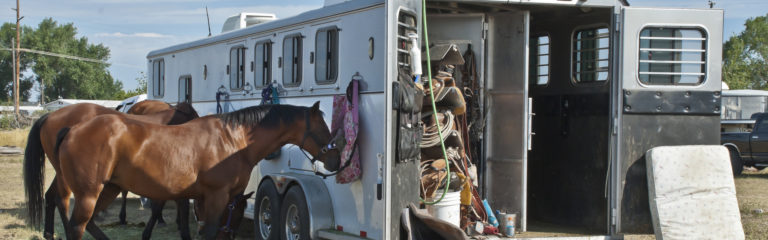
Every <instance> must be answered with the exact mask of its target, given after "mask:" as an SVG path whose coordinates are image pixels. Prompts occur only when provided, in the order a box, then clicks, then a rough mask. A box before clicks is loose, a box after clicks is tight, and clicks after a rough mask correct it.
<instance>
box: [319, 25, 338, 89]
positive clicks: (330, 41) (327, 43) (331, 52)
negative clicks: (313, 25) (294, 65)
mask: <svg viewBox="0 0 768 240" xmlns="http://www.w3.org/2000/svg"><path fill="white" fill-rule="evenodd" d="M315 51H317V55H316V57H317V60H316V61H315V82H317V83H319V84H330V83H335V82H336V77H337V75H338V70H337V69H338V65H339V29H338V28H336V27H331V28H325V29H320V30H319V31H317V38H316V41H315Z"/></svg>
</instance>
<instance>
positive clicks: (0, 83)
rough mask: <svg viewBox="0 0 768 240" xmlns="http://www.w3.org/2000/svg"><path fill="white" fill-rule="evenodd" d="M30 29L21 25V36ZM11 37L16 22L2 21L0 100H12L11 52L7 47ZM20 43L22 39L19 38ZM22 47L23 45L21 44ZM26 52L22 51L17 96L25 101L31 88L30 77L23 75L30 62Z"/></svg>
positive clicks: (11, 45)
mask: <svg viewBox="0 0 768 240" xmlns="http://www.w3.org/2000/svg"><path fill="white" fill-rule="evenodd" d="M31 30H32V29H31V28H29V27H22V36H26V34H27V33H29V32H30V31H31ZM11 39H16V24H15V23H13V24H12V23H4V24H3V25H2V26H1V27H0V48H2V49H3V50H0V101H2V102H13V57H12V56H13V53H12V52H11V51H9V50H8V49H10V48H13V44H11ZM21 42H22V44H23V43H24V39H22V40H21ZM22 47H23V46H22ZM28 56H29V55H28V54H25V53H22V57H21V62H20V64H19V69H20V71H19V72H21V74H20V75H19V76H20V77H19V79H20V84H19V88H20V89H19V92H20V95H19V98H21V100H22V101H26V100H27V99H28V98H29V89H31V88H32V80H33V79H32V78H30V77H27V76H25V75H24V71H26V70H27V68H28V67H29V65H30V63H31V59H29V58H28Z"/></svg>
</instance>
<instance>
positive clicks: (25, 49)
mask: <svg viewBox="0 0 768 240" xmlns="http://www.w3.org/2000/svg"><path fill="white" fill-rule="evenodd" d="M0 50H6V51H13V49H11V48H0ZM19 52H29V53H37V54H40V55H46V56H52V57H60V58H67V59H73V60H79V61H86V62H94V63H104V64H109V63H107V62H105V61H102V60H99V59H93V58H84V57H78V56H71V55H65V54H60V53H52V52H46V51H41V50H34V49H28V48H19Z"/></svg>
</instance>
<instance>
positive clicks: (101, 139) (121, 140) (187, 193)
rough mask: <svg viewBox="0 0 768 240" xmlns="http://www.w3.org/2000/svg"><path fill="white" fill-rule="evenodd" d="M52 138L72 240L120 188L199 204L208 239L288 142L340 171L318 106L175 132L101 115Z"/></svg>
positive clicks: (246, 112)
mask: <svg viewBox="0 0 768 240" xmlns="http://www.w3.org/2000/svg"><path fill="white" fill-rule="evenodd" d="M57 139H58V140H57V147H56V149H57V152H58V157H59V160H60V161H61V163H60V168H59V170H58V172H57V174H60V175H61V176H62V177H63V178H64V179H65V180H66V182H67V184H68V185H69V186H70V187H71V189H72V191H73V193H74V195H75V209H74V212H73V214H72V218H71V220H70V222H69V226H70V227H71V229H70V233H71V235H69V238H70V239H80V238H82V236H83V231H84V230H85V227H86V224H87V223H88V222H89V220H90V218H91V216H92V214H93V212H94V210H97V211H98V210H101V209H103V208H104V207H106V206H108V205H109V201H111V199H114V196H116V195H117V194H118V193H120V190H121V189H126V190H129V191H131V192H134V193H137V194H139V195H142V196H147V197H149V198H152V199H160V200H170V199H179V198H192V199H195V200H199V201H201V202H202V203H203V207H202V210H203V211H202V216H201V219H202V220H203V221H204V224H203V225H204V229H203V233H204V234H205V237H206V238H207V239H212V238H214V237H215V236H216V234H217V226H218V225H219V221H220V220H221V219H222V215H223V214H222V213H223V212H224V209H225V207H226V205H227V203H228V202H231V199H237V198H236V196H238V195H241V194H242V193H243V191H244V190H245V187H246V185H247V184H248V180H249V178H250V174H251V170H252V169H253V167H254V166H255V165H256V164H257V163H258V162H259V161H261V159H263V158H264V157H266V156H267V155H268V154H269V153H271V152H274V151H275V150H277V149H278V148H280V147H282V146H283V145H285V144H288V143H291V144H294V145H297V146H299V147H300V148H301V149H303V150H306V151H307V152H309V154H311V155H312V156H313V158H312V159H308V160H311V161H312V162H313V163H314V161H317V160H319V161H322V162H323V163H324V166H325V167H326V168H327V169H328V170H331V171H336V170H338V169H339V162H340V160H339V151H338V150H337V149H334V148H333V147H332V146H333V145H331V144H329V143H330V140H331V134H330V131H329V130H328V126H327V125H326V124H325V121H324V120H323V114H322V112H321V111H320V110H319V102H317V103H315V104H314V105H313V106H312V107H311V108H307V107H298V106H290V105H261V106H255V107H248V108H245V109H241V110H238V111H235V112H231V113H227V114H222V115H215V116H206V117H202V118H198V119H195V120H192V121H190V122H187V123H185V124H182V125H176V126H164V125H156V124H147V123H145V122H141V121H136V120H134V119H130V118H127V117H126V116H124V115H102V116H99V117H96V118H94V119H92V120H90V121H88V122H85V123H82V124H79V125H77V126H74V127H72V128H71V129H69V128H64V129H62V130H61V131H60V132H59V134H58V137H57ZM94 146H98V147H94ZM99 195H101V198H100V196H99ZM110 196H111V197H110ZM98 199H106V200H107V201H97V200H98Z"/></svg>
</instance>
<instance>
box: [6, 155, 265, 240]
mask: <svg viewBox="0 0 768 240" xmlns="http://www.w3.org/2000/svg"><path fill="white" fill-rule="evenodd" d="M22 159H23V156H12V157H9V156H0V240H5V239H42V236H43V235H42V229H39V230H35V229H33V228H32V227H29V226H28V225H27V223H26V219H27V209H26V203H25V197H24V188H23V180H22V161H23V160H22ZM54 175H55V173H54V172H53V168H52V167H51V166H50V165H49V164H46V179H48V180H47V182H49V181H50V179H52V178H53V176H54ZM46 189H47V186H46ZM120 203H122V198H119V197H118V199H117V200H115V202H113V203H112V205H111V206H110V207H109V209H107V213H106V214H101V215H100V218H97V219H96V224H97V225H98V226H99V227H101V229H102V230H103V231H104V233H106V234H107V236H110V238H112V239H141V232H142V231H143V230H144V225H145V223H146V221H147V220H148V219H149V216H150V214H151V211H150V209H141V208H139V206H140V204H139V200H138V197H137V196H136V195H133V194H129V195H128V204H127V206H128V209H127V210H128V211H127V221H128V225H127V226H122V225H119V224H117V222H118V217H117V216H118V214H119V212H120ZM163 216H164V219H165V220H166V222H167V223H168V225H167V226H165V227H155V230H154V231H153V232H152V238H153V239H179V233H178V231H176V227H177V226H176V222H175V220H174V219H175V217H176V204H175V203H174V202H173V201H169V202H168V203H167V204H166V205H165V209H164V210H163ZM54 219H55V232H56V234H57V236H58V237H57V238H59V237H61V238H64V236H63V234H64V227H63V225H61V223H60V220H59V217H58V213H56V217H55V218H54ZM190 229H192V231H191V233H192V236H193V238H195V237H197V234H196V233H195V229H197V223H196V222H195V221H194V219H193V218H192V217H191V216H190ZM251 229H253V222H252V221H250V220H246V221H243V223H242V224H241V230H240V231H239V235H240V236H239V237H242V238H244V239H251V238H253V233H252V230H251ZM84 239H93V238H92V237H91V236H90V235H89V234H85V237H84Z"/></svg>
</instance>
